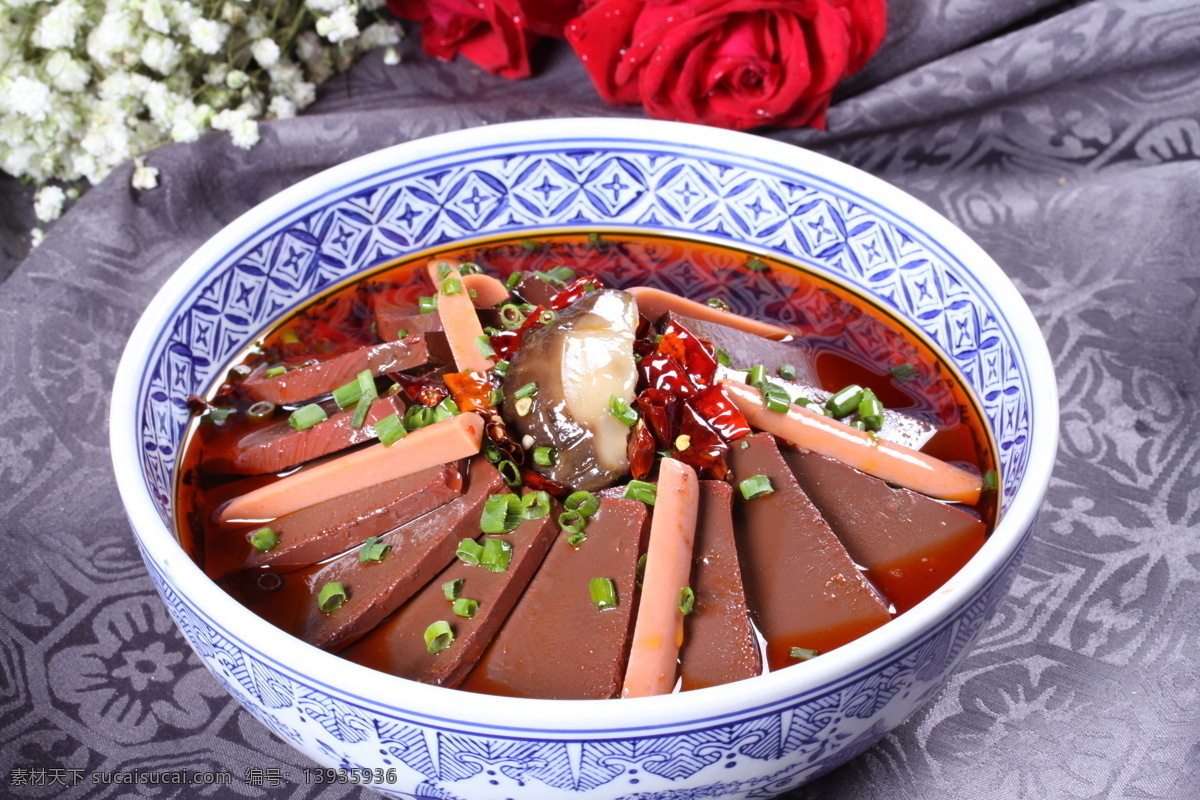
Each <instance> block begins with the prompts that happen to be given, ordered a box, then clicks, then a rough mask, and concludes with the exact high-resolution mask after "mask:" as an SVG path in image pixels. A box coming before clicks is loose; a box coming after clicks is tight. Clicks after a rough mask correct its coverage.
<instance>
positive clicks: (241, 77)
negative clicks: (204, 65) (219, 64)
mask: <svg viewBox="0 0 1200 800" xmlns="http://www.w3.org/2000/svg"><path fill="white" fill-rule="evenodd" d="M249 82H250V76H249V75H247V74H246V73H244V72H242V71H241V70H240V69H234V70H230V71H229V74H228V75H226V76H225V85H226V86H228V87H229V88H230V89H241V88H243V87H244V86H245V85H246V84H247V83H249Z"/></svg>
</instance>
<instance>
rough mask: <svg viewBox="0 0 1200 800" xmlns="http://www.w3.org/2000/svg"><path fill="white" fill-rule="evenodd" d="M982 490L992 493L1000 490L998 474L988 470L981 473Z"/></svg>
mask: <svg viewBox="0 0 1200 800" xmlns="http://www.w3.org/2000/svg"><path fill="white" fill-rule="evenodd" d="M983 488H984V489H986V490H988V491H989V492H994V491H996V490H997V489H999V488H1000V474H999V473H998V472H996V470H994V469H989V470H988V471H987V472H985V473H983Z"/></svg>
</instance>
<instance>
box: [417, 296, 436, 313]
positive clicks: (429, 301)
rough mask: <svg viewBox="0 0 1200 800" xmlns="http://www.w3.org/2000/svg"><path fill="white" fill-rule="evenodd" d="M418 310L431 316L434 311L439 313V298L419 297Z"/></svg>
mask: <svg viewBox="0 0 1200 800" xmlns="http://www.w3.org/2000/svg"><path fill="white" fill-rule="evenodd" d="M417 310H418V311H419V312H420V313H422V314H429V313H431V312H433V311H437V298H436V297H418V298H417Z"/></svg>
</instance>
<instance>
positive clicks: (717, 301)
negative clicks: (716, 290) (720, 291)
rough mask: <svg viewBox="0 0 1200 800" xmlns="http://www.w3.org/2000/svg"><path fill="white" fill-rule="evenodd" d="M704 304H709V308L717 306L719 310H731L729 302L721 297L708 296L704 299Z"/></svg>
mask: <svg viewBox="0 0 1200 800" xmlns="http://www.w3.org/2000/svg"><path fill="white" fill-rule="evenodd" d="M704 305H706V306H708V307H709V308H715V309H717V310H718V311H728V310H729V303H726V302H725V301H724V300H722V299H721V298H719V297H710V298H708V299H707V300H705V301H704Z"/></svg>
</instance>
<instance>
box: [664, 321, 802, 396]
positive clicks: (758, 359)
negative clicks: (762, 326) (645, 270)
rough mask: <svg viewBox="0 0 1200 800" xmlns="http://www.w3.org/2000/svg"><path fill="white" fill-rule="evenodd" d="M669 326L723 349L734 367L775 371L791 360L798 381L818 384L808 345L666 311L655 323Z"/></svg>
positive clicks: (775, 372) (774, 373)
mask: <svg viewBox="0 0 1200 800" xmlns="http://www.w3.org/2000/svg"><path fill="white" fill-rule="evenodd" d="M671 326H679V327H682V328H683V329H685V330H687V331H690V332H691V333H693V334H694V335H695V336H697V337H699V338H700V339H703V340H705V341H707V342H708V343H709V344H711V345H712V346H713V347H715V348H718V349H720V350H724V351H725V352H726V353H728V354H729V358H730V360H731V361H732V362H733V364H734V365H735V366H736V367H737V368H738V369H750V368H751V367H753V366H754V365H756V364H762V365H763V366H764V367H766V368H767V371H768V372H770V373H771V374H772V375H776V374H778V373H777V370H778V369H779V367H780V366H782V365H783V364H791V365H792V366H793V367H795V368H796V377H797V379H798V380H799V381H800V382H801V383H810V384H814V385H816V384H818V381H817V376H816V372H815V371H814V370H813V352H812V349H811V348H809V347H808V346H807V345H804V344H803V343H801V342H780V341H776V340H774V339H766V338H763V337H762V336H755V335H754V334H753V333H747V332H746V331H742V330H738V329H737V328H732V327H730V326H728V325H722V324H721V323H719V322H710V321H708V320H702V319H696V318H695V317H688V316H685V315H683V314H679V313H677V312H674V311H668V312H667V313H666V314H664V315H663V317H662V318H661V319H660V320H659V327H660V328H662V329H664V330H667V329H669V328H670V327H671ZM717 377H720V376H717Z"/></svg>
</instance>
